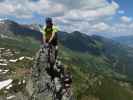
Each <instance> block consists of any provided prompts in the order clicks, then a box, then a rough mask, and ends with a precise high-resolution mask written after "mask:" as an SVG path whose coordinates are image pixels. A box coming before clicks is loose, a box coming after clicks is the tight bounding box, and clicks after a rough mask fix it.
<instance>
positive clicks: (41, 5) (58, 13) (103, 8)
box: [0, 0, 133, 37]
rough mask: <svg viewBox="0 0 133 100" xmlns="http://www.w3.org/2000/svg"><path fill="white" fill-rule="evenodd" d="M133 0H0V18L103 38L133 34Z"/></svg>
mask: <svg viewBox="0 0 133 100" xmlns="http://www.w3.org/2000/svg"><path fill="white" fill-rule="evenodd" d="M132 4H133V0H0V18H1V19H7V18H8V19H11V20H14V21H17V22H19V23H22V24H32V23H33V24H34V23H38V24H44V21H45V18H46V17H52V18H53V20H54V23H55V24H56V25H58V26H59V27H60V30H61V31H67V32H72V31H81V32H83V33H85V34H88V35H92V34H97V35H102V36H106V37H116V36H126V35H133V7H132Z"/></svg>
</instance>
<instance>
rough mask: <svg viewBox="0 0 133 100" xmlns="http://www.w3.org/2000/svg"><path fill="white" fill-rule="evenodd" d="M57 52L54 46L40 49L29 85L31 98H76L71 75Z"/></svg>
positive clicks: (42, 99)
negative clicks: (58, 57) (73, 92)
mask: <svg viewBox="0 0 133 100" xmlns="http://www.w3.org/2000/svg"><path fill="white" fill-rule="evenodd" d="M55 53H56V50H55V48H54V47H50V48H49V47H41V49H40V50H39V51H38V53H37V55H36V59H35V64H34V66H33V67H32V76H31V80H30V81H29V85H27V90H28V92H29V95H30V100H74V98H73V94H72V90H71V86H70V84H71V82H72V79H71V75H70V74H69V73H68V72H65V71H64V66H63V65H62V64H61V62H60V61H58V60H56V58H55V55H56V54H55ZM31 85H32V86H31Z"/></svg>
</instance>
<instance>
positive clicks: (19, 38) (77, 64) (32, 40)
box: [0, 20, 133, 100]
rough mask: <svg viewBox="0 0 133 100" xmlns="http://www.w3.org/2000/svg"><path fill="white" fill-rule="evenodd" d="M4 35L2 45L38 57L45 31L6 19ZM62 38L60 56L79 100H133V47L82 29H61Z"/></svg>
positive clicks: (0, 29)
mask: <svg viewBox="0 0 133 100" xmlns="http://www.w3.org/2000/svg"><path fill="white" fill-rule="evenodd" d="M0 36H1V37H0V47H5V48H10V49H16V50H19V51H20V52H21V55H24V54H25V55H30V56H31V55H32V56H34V55H35V53H36V52H37V50H38V49H39V47H40V42H39V41H38V40H40V38H41V33H40V32H39V31H38V30H37V29H36V28H35V27H34V25H21V24H18V23H16V22H14V21H11V20H2V21H1V22H0ZM58 39H59V48H60V49H59V55H60V56H59V59H61V60H62V62H63V63H64V64H65V65H66V66H67V67H68V69H69V70H70V71H71V72H72V75H73V86H74V93H75V96H76V97H77V98H78V99H77V100H92V99H94V100H133V91H132V88H131V87H132V84H133V82H132V81H133V77H132V76H133V73H132V70H133V68H132V66H133V62H132V61H133V49H132V48H131V47H129V46H125V45H123V44H121V43H119V42H116V41H115V40H113V39H108V38H105V37H101V36H97V35H92V36H88V35H86V34H83V33H81V32H78V31H74V32H72V33H67V32H62V31H60V32H59V33H58ZM16 67H17V65H16ZM125 84H126V85H125Z"/></svg>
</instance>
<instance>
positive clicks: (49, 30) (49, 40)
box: [41, 17, 59, 58]
mask: <svg viewBox="0 0 133 100" xmlns="http://www.w3.org/2000/svg"><path fill="white" fill-rule="evenodd" d="M45 23H46V26H44V27H43V29H42V30H41V32H42V35H43V38H42V42H43V45H44V46H54V47H55V49H56V53H55V58H56V57H57V49H58V39H57V33H58V31H59V28H58V27H57V26H55V25H54V24H53V21H52V18H50V17H47V18H46V19H45Z"/></svg>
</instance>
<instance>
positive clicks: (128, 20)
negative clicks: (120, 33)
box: [121, 16, 132, 22]
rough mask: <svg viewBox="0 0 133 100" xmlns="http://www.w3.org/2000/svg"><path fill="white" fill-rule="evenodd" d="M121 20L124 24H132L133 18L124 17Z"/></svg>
mask: <svg viewBox="0 0 133 100" xmlns="http://www.w3.org/2000/svg"><path fill="white" fill-rule="evenodd" d="M121 20H122V21H123V22H131V21H132V18H131V17H127V16H122V17H121Z"/></svg>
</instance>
